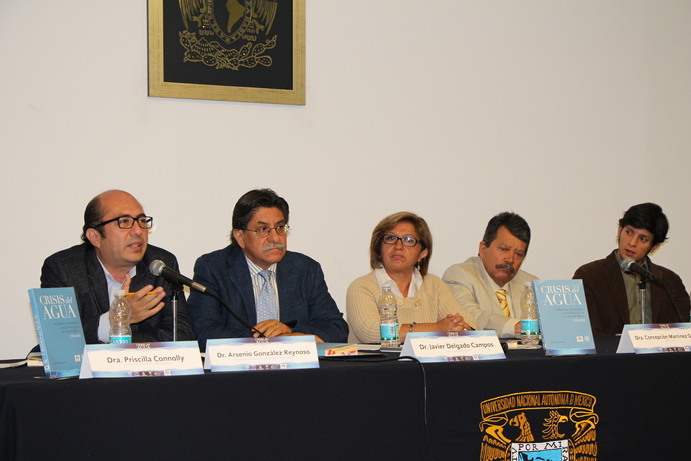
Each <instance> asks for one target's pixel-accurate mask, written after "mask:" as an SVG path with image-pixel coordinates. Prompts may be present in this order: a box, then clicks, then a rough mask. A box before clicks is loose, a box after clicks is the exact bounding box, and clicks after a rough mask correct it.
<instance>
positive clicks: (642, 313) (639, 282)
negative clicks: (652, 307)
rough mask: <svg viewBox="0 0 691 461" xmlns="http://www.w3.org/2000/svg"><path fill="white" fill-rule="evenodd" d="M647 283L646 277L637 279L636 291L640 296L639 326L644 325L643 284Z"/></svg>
mask: <svg viewBox="0 0 691 461" xmlns="http://www.w3.org/2000/svg"><path fill="white" fill-rule="evenodd" d="M647 281H648V278H647V277H638V289H639V290H640V294H641V295H640V296H641V325H645V291H646V290H645V283H646V282H647Z"/></svg>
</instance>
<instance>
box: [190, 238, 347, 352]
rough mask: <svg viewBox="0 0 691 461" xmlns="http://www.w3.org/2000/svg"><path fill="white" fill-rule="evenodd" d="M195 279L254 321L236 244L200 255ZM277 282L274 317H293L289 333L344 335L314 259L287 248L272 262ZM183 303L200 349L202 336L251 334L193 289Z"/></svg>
mask: <svg viewBox="0 0 691 461" xmlns="http://www.w3.org/2000/svg"><path fill="white" fill-rule="evenodd" d="M194 280H195V281H196V282H199V283H201V284H202V285H204V286H206V287H207V288H208V289H209V291H211V292H213V293H214V294H216V295H218V296H219V297H220V298H221V299H222V300H223V301H224V302H225V303H226V304H227V305H228V306H229V307H230V308H231V309H233V312H235V313H236V314H237V315H239V316H240V317H242V318H243V319H244V320H246V321H247V323H249V324H250V325H252V326H254V325H256V324H257V311H256V306H255V301H254V290H253V288H252V279H251V277H250V271H249V267H247V261H246V259H245V254H244V253H243V252H242V249H241V248H240V247H238V246H232V245H230V246H227V247H226V248H223V249H221V250H217V251H214V252H212V253H209V254H206V255H203V256H201V257H200V258H199V259H197V262H196V263H195V265H194ZM276 284H277V286H278V299H279V303H280V306H279V311H280V318H279V319H278V320H279V321H281V322H283V323H287V322H290V321H295V322H297V323H296V325H295V327H294V328H293V331H295V332H297V333H305V334H313V335H317V336H319V337H320V338H321V339H323V340H324V341H326V342H345V341H346V340H347V339H348V324H347V323H346V322H345V320H343V314H342V313H341V312H340V311H339V310H338V307H337V306H336V302H335V301H334V300H333V298H332V297H331V295H330V294H329V291H328V289H327V287H326V282H325V281H324V273H323V272H322V269H321V266H320V265H319V263H317V262H316V261H315V260H313V259H311V258H309V257H307V256H305V255H303V254H300V253H293V252H290V251H288V252H286V254H285V256H284V257H283V259H282V260H281V261H280V262H279V263H278V265H277V266H276ZM187 305H188V307H189V311H190V315H191V316H192V322H193V324H194V330H195V332H196V335H197V339H198V340H199V343H200V345H201V346H202V348H205V347H206V340H207V339H213V338H247V337H251V336H252V332H250V330H248V329H247V328H246V327H244V326H242V325H241V324H240V323H239V322H238V321H237V320H235V319H234V318H233V317H232V316H231V315H230V314H229V313H228V312H227V310H226V308H225V307H223V306H222V305H221V304H220V303H219V302H218V301H216V300H215V299H213V298H212V297H210V296H208V295H205V294H203V293H199V292H195V291H193V292H191V293H190V297H189V300H188V301H187Z"/></svg>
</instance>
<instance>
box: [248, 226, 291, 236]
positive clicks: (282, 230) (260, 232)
mask: <svg viewBox="0 0 691 461" xmlns="http://www.w3.org/2000/svg"><path fill="white" fill-rule="evenodd" d="M271 229H273V230H275V231H276V234H278V235H281V236H283V235H287V234H288V231H290V226H289V225H288V224H277V225H276V226H274V227H269V226H259V227H257V228H256V229H245V230H246V231H249V232H256V233H257V237H259V238H264V237H268V236H269V234H270V233H271Z"/></svg>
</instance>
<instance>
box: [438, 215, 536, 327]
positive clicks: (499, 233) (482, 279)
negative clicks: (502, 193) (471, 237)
mask: <svg viewBox="0 0 691 461" xmlns="http://www.w3.org/2000/svg"><path fill="white" fill-rule="evenodd" d="M529 244H530V227H529V226H528V223H527V222H526V221H525V219H523V218H522V217H520V216H519V215H517V214H516V213H512V212H508V211H506V212H503V213H499V214H498V215H496V216H494V217H493V218H492V219H490V221H489V223H487V228H486V229H485V235H484V236H483V238H482V241H481V242H480V249H479V251H478V256H474V257H471V258H468V259H467V260H466V261H465V262H463V263H460V264H454V265H453V266H451V267H449V268H448V269H447V270H446V272H444V275H443V277H442V278H443V279H444V281H445V282H446V283H448V284H449V288H451V292H452V293H453V294H454V296H455V297H456V300H457V301H458V302H459V303H460V304H461V306H463V307H464V308H466V309H467V310H468V312H469V313H471V314H473V315H474V316H475V318H476V319H477V323H478V329H481V330H495V331H496V332H497V335H498V336H499V337H500V338H511V337H515V336H517V335H518V333H519V332H520V315H521V312H520V299H521V294H522V293H523V287H524V285H525V282H529V281H531V280H535V279H537V277H535V276H534V275H532V274H529V273H527V272H525V271H522V270H520V268H521V264H523V261H524V260H525V257H526V254H527V253H528V245H529Z"/></svg>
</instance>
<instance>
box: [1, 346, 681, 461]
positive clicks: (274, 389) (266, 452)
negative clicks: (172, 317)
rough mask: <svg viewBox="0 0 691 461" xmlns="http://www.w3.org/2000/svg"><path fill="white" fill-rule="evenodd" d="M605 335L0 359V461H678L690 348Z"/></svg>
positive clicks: (679, 457)
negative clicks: (139, 374)
mask: <svg viewBox="0 0 691 461" xmlns="http://www.w3.org/2000/svg"><path fill="white" fill-rule="evenodd" d="M614 341H616V339H613V338H607V339H606V340H603V338H600V339H599V340H598V354H597V355H592V356H573V357H545V356H544V354H543V353H542V351H515V352H511V351H510V352H508V353H507V359H506V360H497V361H476V362H460V363H459V362H456V363H430V364H424V365H420V364H418V363H415V362H412V361H395V360H389V361H375V360H374V359H368V360H365V361H355V360H352V359H351V360H345V361H321V362H320V368H318V369H307V370H287V371H254V372H240V373H206V374H204V375H196V376H176V377H150V378H120V379H90V380H79V379H70V380H60V381H47V380H45V379H44V378H43V373H42V371H43V370H42V369H40V368H27V367H23V368H17V369H5V370H0V437H1V439H0V440H1V443H2V445H1V447H0V459H3V460H14V459H17V460H27V459H99V460H108V459H113V460H115V459H117V460H123V459H135V460H136V459H147V460H158V459H166V460H198V459H199V460H202V459H203V460H215V459H223V460H235V459H287V460H292V459H295V460H370V459H371V460H382V459H399V460H426V459H434V460H450V459H459V460H475V459H480V460H482V461H489V460H499V459H502V460H503V459H519V458H512V456H515V455H512V454H511V452H512V450H513V448H512V447H514V448H515V447H516V446H517V445H516V444H519V443H522V444H524V445H523V446H529V447H530V446H533V447H534V449H535V450H539V449H543V448H544V447H545V446H546V445H544V444H545V443H548V444H549V445H547V446H549V447H552V448H554V446H557V445H558V444H562V445H568V447H569V448H568V450H566V451H565V453H567V454H568V456H570V458H566V459H571V460H595V459H600V460H627V461H631V460H639V459H640V460H643V459H655V460H664V459H689V448H688V439H687V437H688V436H689V435H690V432H691V423H689V415H690V411H689V410H691V403H690V400H691V399H690V398H689V384H690V382H691V380H690V379H689V376H690V375H691V372H690V371H689V370H690V369H691V354H688V353H668V354H654V355H653V354H651V355H634V354H626V355H622V354H619V355H617V354H614V353H613V351H614V348H615V347H616V342H614ZM550 418H553V419H552V420H550ZM528 444H532V445H528ZM534 453H535V454H536V456H535V459H537V454H539V453H540V452H539V451H536V452H534Z"/></svg>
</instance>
